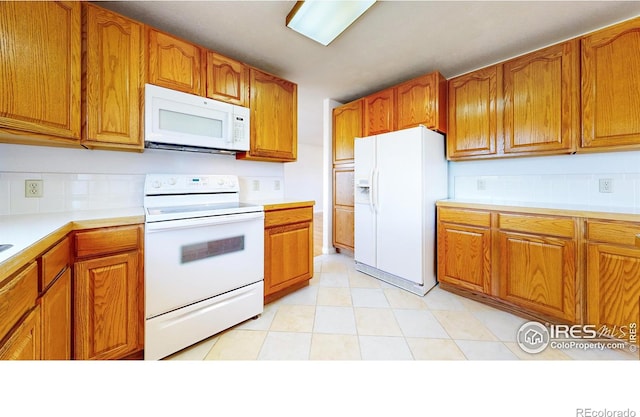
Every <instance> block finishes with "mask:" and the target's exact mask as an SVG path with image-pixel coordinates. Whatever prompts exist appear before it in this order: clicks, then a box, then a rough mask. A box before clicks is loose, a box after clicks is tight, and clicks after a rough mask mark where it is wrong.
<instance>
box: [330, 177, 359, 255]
mask: <svg viewBox="0 0 640 417" xmlns="http://www.w3.org/2000/svg"><path fill="white" fill-rule="evenodd" d="M333 184H334V188H333V230H332V232H333V233H332V235H333V239H332V240H333V246H335V247H336V248H338V249H345V250H348V251H353V248H354V203H353V166H351V165H345V166H338V167H336V168H334V169H333Z"/></svg>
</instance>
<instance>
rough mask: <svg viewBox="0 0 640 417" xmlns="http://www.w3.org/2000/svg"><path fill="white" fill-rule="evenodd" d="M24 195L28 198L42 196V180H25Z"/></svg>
mask: <svg viewBox="0 0 640 417" xmlns="http://www.w3.org/2000/svg"><path fill="white" fill-rule="evenodd" d="M24 196H25V197H27V198H37V197H42V180H25V181H24Z"/></svg>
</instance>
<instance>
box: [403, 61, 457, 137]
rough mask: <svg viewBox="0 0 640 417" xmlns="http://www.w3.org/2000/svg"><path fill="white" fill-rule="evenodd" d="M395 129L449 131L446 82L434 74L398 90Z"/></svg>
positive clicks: (414, 80)
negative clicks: (418, 128)
mask: <svg viewBox="0 0 640 417" xmlns="http://www.w3.org/2000/svg"><path fill="white" fill-rule="evenodd" d="M395 90H396V119H397V121H396V129H397V130H400V129H407V128H410V127H415V126H418V125H424V126H426V127H427V128H429V129H432V130H437V131H439V132H443V133H446V131H447V80H445V78H444V77H443V76H442V75H441V74H440V73H439V72H432V73H430V74H426V75H423V76H421V77H418V78H414V79H413V80H409V81H407V82H404V83H402V84H400V85H398V86H396V87H395Z"/></svg>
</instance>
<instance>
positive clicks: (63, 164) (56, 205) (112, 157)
mask: <svg viewBox="0 0 640 417" xmlns="http://www.w3.org/2000/svg"><path fill="white" fill-rule="evenodd" d="M148 173H168V174H173V173H176V174H232V175H237V176H239V177H240V180H241V181H240V186H241V196H243V197H244V198H245V199H251V198H252V196H253V195H254V194H255V193H253V194H252V190H251V189H246V188H247V187H246V184H248V183H251V184H253V183H255V181H259V182H260V183H261V185H262V187H261V192H260V194H258V195H255V198H263V197H264V196H265V195H267V196H268V197H270V198H282V197H283V196H284V189H285V188H286V185H285V186H283V187H282V188H281V189H280V190H273V189H270V188H269V187H270V186H272V185H273V184H275V183H276V182H277V181H280V182H283V180H284V167H283V164H282V163H273V162H256V161H241V160H236V159H235V157H234V156H231V155H213V154H200V153H191V152H176V151H165V150H156V149H148V150H145V152H143V153H134V152H120V151H103V150H88V149H67V148H55V147H47V146H27V145H9V144H0V215H3V214H22V213H38V212H41V213H43V212H52V211H53V212H56V211H64V210H76V209H94V208H105V207H113V208H116V207H136V206H142V198H143V186H144V175H145V174H148ZM25 179H42V180H43V181H44V184H43V185H44V187H43V188H44V196H43V197H42V198H25V197H24V180H25ZM246 179H251V181H249V182H248V181H246ZM243 186H245V187H244V188H245V189H243ZM265 191H268V192H267V193H266V194H265Z"/></svg>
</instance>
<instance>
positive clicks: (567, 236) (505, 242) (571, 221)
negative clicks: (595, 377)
mask: <svg viewBox="0 0 640 417" xmlns="http://www.w3.org/2000/svg"><path fill="white" fill-rule="evenodd" d="M579 235H580V234H579V232H578V222H577V220H576V219H575V218H573V217H569V216H567V217H561V216H550V215H549V216H547V215H537V214H527V213H509V212H500V211H497V210H477V209H471V208H469V209H467V208H460V207H455V208H452V207H438V281H439V282H440V283H442V284H443V288H445V289H453V290H456V289H457V290H461V291H462V292H463V293H464V294H467V295H471V296H474V297H476V298H479V299H481V300H482V301H485V302H489V303H490V304H494V305H496V306H498V307H502V308H504V309H507V310H510V311H513V312H516V313H518V312H519V313H522V314H524V315H527V316H529V317H531V318H536V319H539V320H546V321H556V322H563V323H579V322H581V320H582V319H583V314H582V306H583V303H582V295H581V294H582V290H583V286H582V284H581V282H580V275H579V274H580V271H581V267H580V262H581V261H582V257H581V256H580V255H579V250H578V248H579V247H580V245H579Z"/></svg>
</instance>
